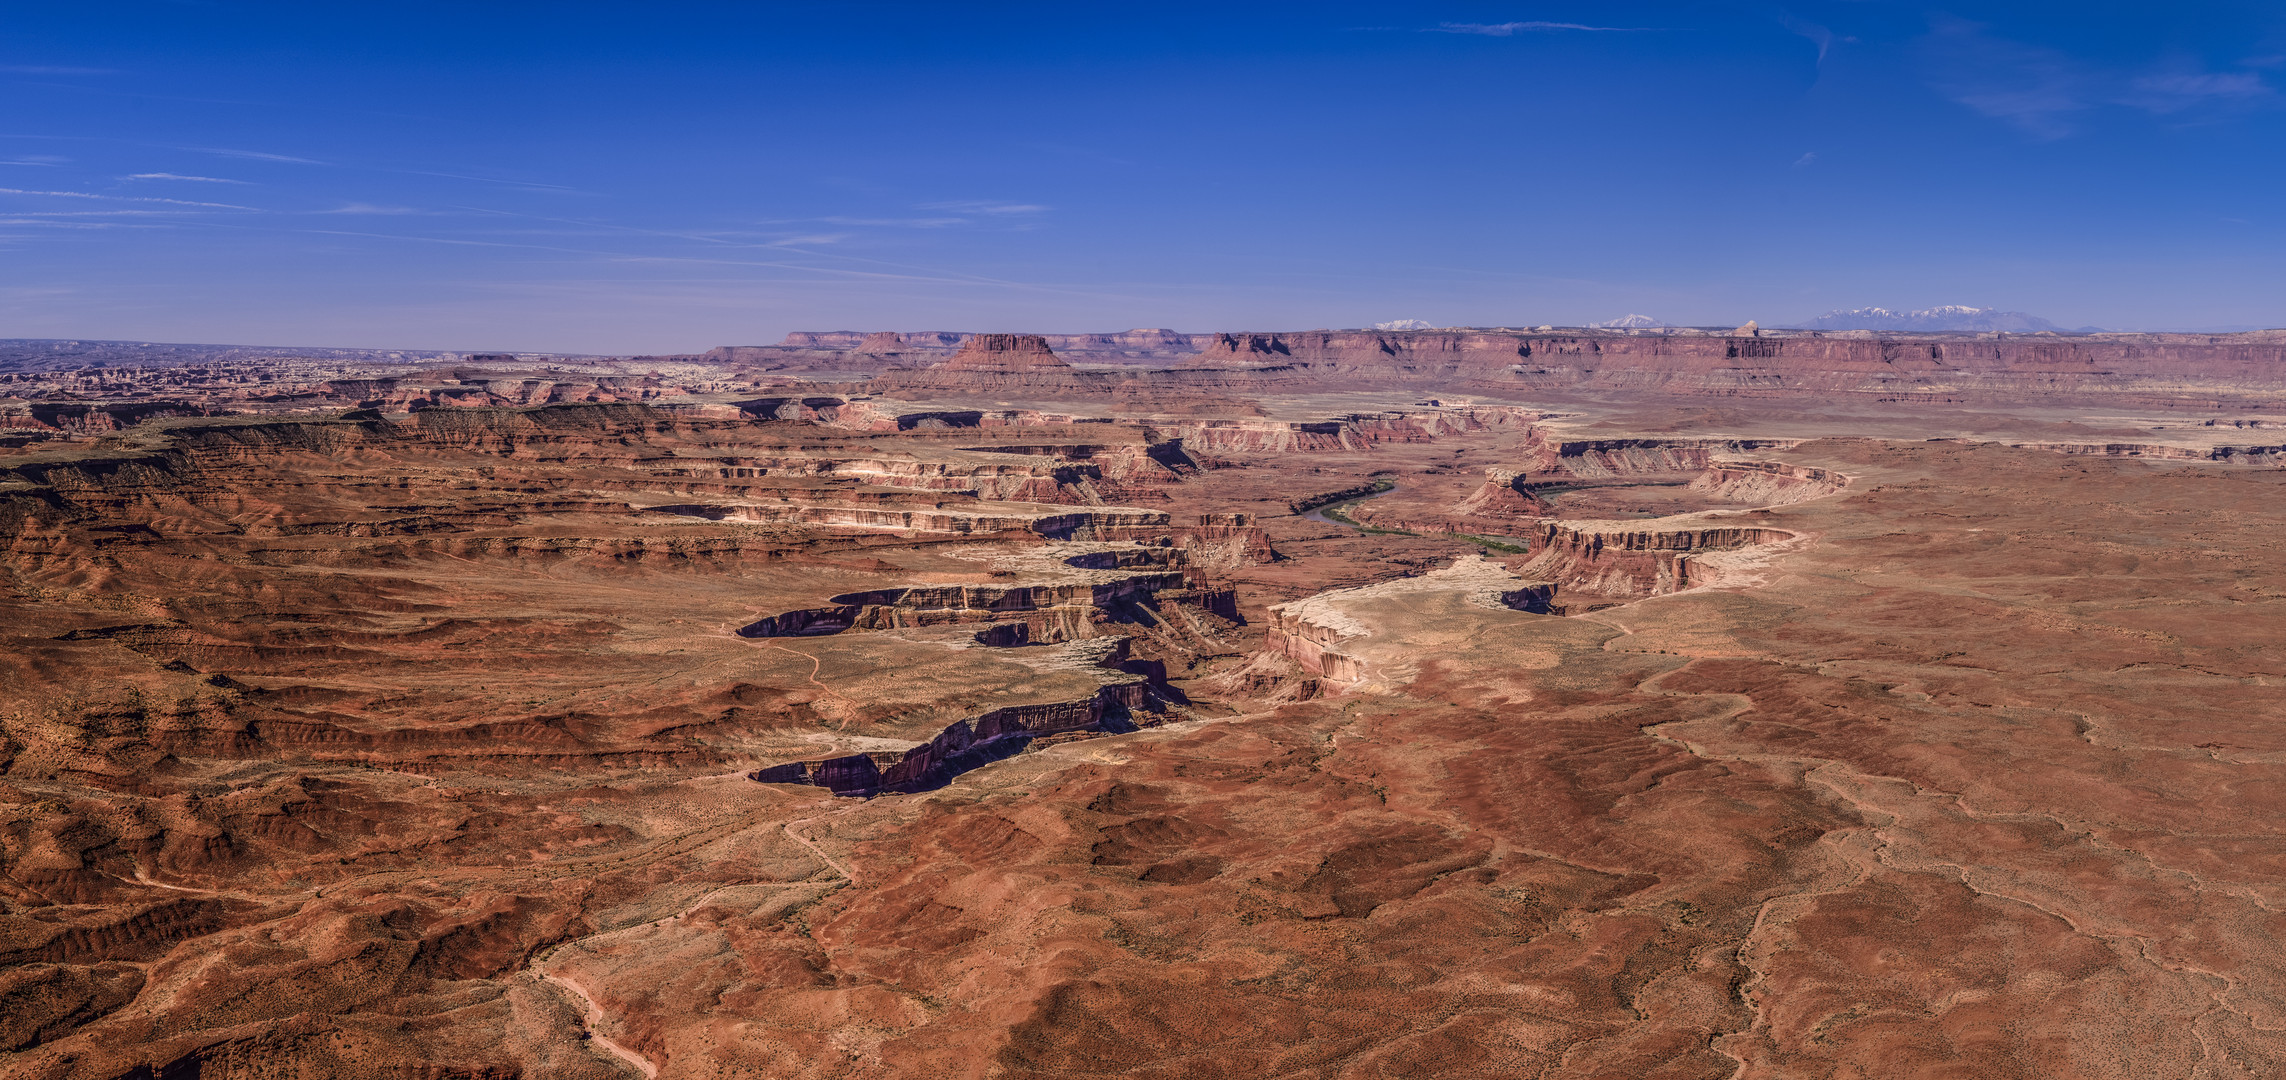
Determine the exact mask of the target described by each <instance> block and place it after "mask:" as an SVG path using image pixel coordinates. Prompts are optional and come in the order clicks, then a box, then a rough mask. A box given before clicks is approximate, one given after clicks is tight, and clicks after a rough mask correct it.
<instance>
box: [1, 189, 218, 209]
mask: <svg viewBox="0 0 2286 1080" xmlns="http://www.w3.org/2000/svg"><path fill="white" fill-rule="evenodd" d="M0 195H42V196H48V197H51V198H57V199H102V200H105V201H107V202H135V203H165V204H167V205H169V206H195V207H204V208H209V209H214V210H252V209H254V208H253V207H251V206H238V205H236V204H234V203H218V202H192V201H190V200H187V199H155V198H150V197H147V196H137V195H93V194H90V193H88V192H85V191H27V190H25V189H23V188H8V187H0Z"/></svg>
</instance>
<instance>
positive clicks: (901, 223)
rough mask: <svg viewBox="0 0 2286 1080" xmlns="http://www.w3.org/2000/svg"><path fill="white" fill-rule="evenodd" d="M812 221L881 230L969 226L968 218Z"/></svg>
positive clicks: (848, 218) (818, 219)
mask: <svg viewBox="0 0 2286 1080" xmlns="http://www.w3.org/2000/svg"><path fill="white" fill-rule="evenodd" d="M811 220H813V221H819V222H823V223H825V224H827V225H859V226H871V227H873V228H881V229H949V228H951V227H953V226H955V225H966V224H968V219H967V218H962V217H934V218H854V217H822V218H812V219H811Z"/></svg>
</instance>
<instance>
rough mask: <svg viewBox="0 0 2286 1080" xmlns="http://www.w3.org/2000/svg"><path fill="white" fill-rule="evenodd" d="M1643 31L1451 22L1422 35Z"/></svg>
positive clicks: (1560, 24) (1570, 25)
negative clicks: (1552, 31)
mask: <svg viewBox="0 0 2286 1080" xmlns="http://www.w3.org/2000/svg"><path fill="white" fill-rule="evenodd" d="M1641 29H1643V27H1639V26H1589V25H1587V24H1586V23H1568V22H1539V21H1537V20H1535V21H1531V22H1504V23H1454V22H1449V23H1438V24H1437V25H1435V26H1431V27H1427V28H1425V29H1424V30H1422V33H1425V34H1478V35H1482V36H1484V37H1515V36H1516V35H1518V34H1529V33H1537V32H1542V31H1550V30H1592V31H1596V32H1599V33H1602V32H1620V31H1629V30H1641Z"/></svg>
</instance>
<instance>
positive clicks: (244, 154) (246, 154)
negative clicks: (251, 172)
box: [186, 146, 332, 165]
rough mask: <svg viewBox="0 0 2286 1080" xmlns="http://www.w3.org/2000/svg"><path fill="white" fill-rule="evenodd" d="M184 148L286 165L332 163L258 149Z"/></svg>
mask: <svg viewBox="0 0 2286 1080" xmlns="http://www.w3.org/2000/svg"><path fill="white" fill-rule="evenodd" d="M186 149H189V150H194V151H197V152H198V153H201V154H213V155H214V156H216V157H227V158H245V159H246V160H248V161H282V162H285V163H286V164H288V165H330V164H332V162H330V161H318V160H316V159H314V158H306V157H295V156H293V155H291V154H271V153H265V152H263V151H260V150H232V149H229V148H227V147H220V146H192V147H186Z"/></svg>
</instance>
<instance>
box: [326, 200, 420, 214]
mask: <svg viewBox="0 0 2286 1080" xmlns="http://www.w3.org/2000/svg"><path fill="white" fill-rule="evenodd" d="M428 212H429V211H426V210H420V209H415V208H414V207H410V206H378V205H375V204H373V203H367V202H353V203H343V204H342V205H340V206H337V207H335V208H333V209H331V210H320V211H318V213H320V214H366V215H375V216H381V217H405V216H410V215H414V214H426V213H428Z"/></svg>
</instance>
